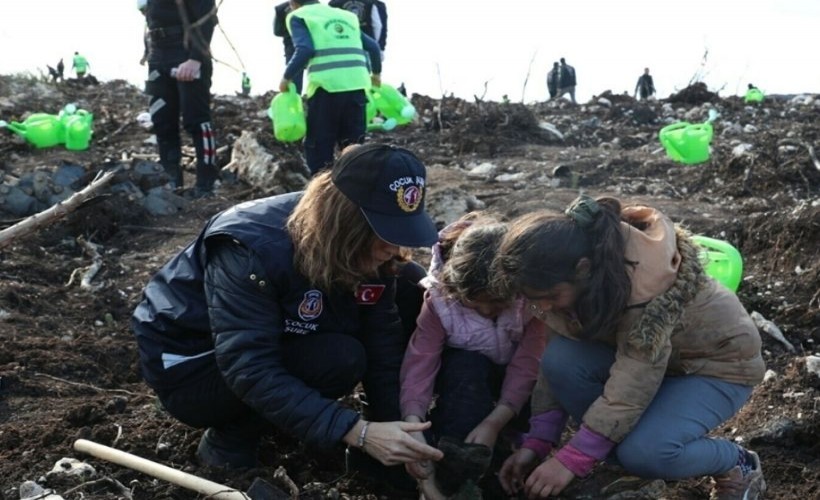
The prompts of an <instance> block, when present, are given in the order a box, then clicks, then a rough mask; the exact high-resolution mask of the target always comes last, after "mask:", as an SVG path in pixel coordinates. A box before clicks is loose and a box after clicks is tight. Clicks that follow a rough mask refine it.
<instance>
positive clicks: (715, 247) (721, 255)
mask: <svg viewBox="0 0 820 500" xmlns="http://www.w3.org/2000/svg"><path fill="white" fill-rule="evenodd" d="M692 240H694V242H695V243H697V244H698V245H699V246H700V247H701V252H700V259H701V262H702V263H703V268H704V270H705V271H706V274H708V275H709V276H711V277H712V278H714V279H716V280H717V281H719V282H720V283H722V284H723V286H725V287H726V288H728V289H729V290H731V291H733V292H737V288H738V287H739V286H740V279H741V277H742V276H743V258H742V257H741V256H740V252H738V251H737V249H736V248H735V247H733V246H732V245H731V244H730V243H727V242H725V241H723V240H717V239H714V238H709V237H707V236H700V235H696V236H693V237H692Z"/></svg>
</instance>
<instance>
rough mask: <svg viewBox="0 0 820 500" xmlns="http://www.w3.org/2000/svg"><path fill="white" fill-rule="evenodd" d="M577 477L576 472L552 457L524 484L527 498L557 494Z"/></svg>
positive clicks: (536, 469)
mask: <svg viewBox="0 0 820 500" xmlns="http://www.w3.org/2000/svg"><path fill="white" fill-rule="evenodd" d="M573 479H575V474H573V473H572V471H570V470H569V469H567V468H566V467H564V464H562V463H561V462H559V461H558V460H556V459H555V458H550V459H549V460H547V461H546V462H544V463H543V464H541V465H539V466H538V467H536V468H535V470H534V471H532V474H530V477H528V478H527V482H526V484H525V485H524V492H525V493H526V494H527V498H530V499H535V498H547V497H550V496H557V495H558V494H559V493H561V492H562V491H563V490H564V488H566V487H567V485H569V483H571V482H572V480H573Z"/></svg>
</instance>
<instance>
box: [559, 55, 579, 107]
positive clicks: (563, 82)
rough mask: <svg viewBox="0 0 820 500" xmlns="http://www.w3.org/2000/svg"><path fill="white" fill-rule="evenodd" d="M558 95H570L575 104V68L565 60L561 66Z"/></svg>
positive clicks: (562, 60) (562, 59)
mask: <svg viewBox="0 0 820 500" xmlns="http://www.w3.org/2000/svg"><path fill="white" fill-rule="evenodd" d="M558 75H559V76H558V95H557V96H556V97H563V96H564V94H569V97H570V99H571V100H572V103H573V104H577V103H576V101H575V84H576V80H575V68H573V67H572V66H570V65H569V64H567V62H566V61H565V60H564V58H563V57H562V58H561V66H560V68H559V72H558Z"/></svg>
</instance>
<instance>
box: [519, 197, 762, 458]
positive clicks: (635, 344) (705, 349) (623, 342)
mask: <svg viewBox="0 0 820 500" xmlns="http://www.w3.org/2000/svg"><path fill="white" fill-rule="evenodd" d="M624 214H625V216H626V218H627V220H629V221H630V222H631V223H632V224H635V225H636V226H637V227H640V228H642V229H637V228H636V227H634V226H632V225H629V224H625V223H624V224H623V230H624V236H625V241H626V257H627V259H628V260H629V261H632V262H637V265H636V266H635V267H634V268H633V269H632V270H631V271H630V278H631V280H632V295H631V296H630V299H629V308H628V309H627V311H626V312H625V314H624V316H623V318H622V320H621V321H620V323H619V324H618V328H617V329H616V332H615V333H614V334H613V335H611V336H610V337H609V338H604V339H601V340H603V341H604V342H607V343H610V344H612V345H614V346H617V347H616V355H615V363H614V364H613V366H612V368H611V369H610V377H609V379H608V380H607V382H606V385H605V387H604V393H603V395H602V396H601V397H599V398H598V399H597V400H596V401H595V402H594V403H593V404H592V405H591V406H590V407H589V408H588V409H587V412H586V413H585V414H584V417H583V421H584V423H585V424H586V425H587V426H588V427H590V428H591V429H592V430H594V431H596V432H597V433H599V434H601V435H603V436H606V437H607V438H609V439H610V440H612V441H614V442H616V443H617V442H620V441H621V440H622V439H623V438H624V437H625V436H626V435H627V434H628V433H629V432H630V431H631V430H632V428H633V427H634V426H635V424H636V423H637V421H638V419H639V418H640V417H641V415H642V414H643V412H644V410H645V409H646V407H647V406H648V405H649V403H650V402H651V401H652V399H653V398H654V397H655V393H656V392H657V390H658V387H660V384H661V382H662V381H663V378H664V377H665V376H676V375H689V374H697V375H703V376H709V377H715V378H718V379H721V380H725V381H727V382H732V383H737V384H744V385H750V386H751V385H755V384H757V383H759V382H760V381H761V380H762V379H763V374H764V372H765V364H764V362H763V358H762V357H761V353H760V347H761V340H760V335H759V333H758V331H757V328H756V327H755V325H754V323H753V322H752V320H751V318H750V317H749V315H748V313H747V312H746V310H745V309H744V308H743V306H742V305H741V303H740V301H739V300H738V298H737V296H735V294H733V293H732V292H731V291H729V290H728V289H726V288H724V287H723V286H722V285H719V284H718V283H717V282H715V281H714V280H713V279H711V278H709V277H707V276H706V275H705V274H704V273H703V267H702V265H701V263H700V261H699V259H698V251H697V248H696V247H695V246H694V244H693V243H692V242H691V240H690V239H689V236H688V234H687V233H686V232H685V231H683V230H681V229H676V228H675V227H674V225H673V224H672V222H671V221H670V220H669V219H668V218H667V217H666V216H664V215H663V214H661V213H660V212H658V211H657V210H655V209H652V208H649V207H632V208H626V209H624ZM630 267H632V266H630ZM542 319H543V320H544V322H545V323H546V324H547V326H548V328H549V330H551V331H552V332H554V333H557V334H560V335H563V336H565V337H568V338H576V336H577V334H578V333H579V330H580V328H579V326H580V325H578V324H577V322H572V321H570V320H569V318H567V317H565V316H562V315H560V314H557V313H546V314H545V315H543V316H542ZM682 403H683V402H682ZM532 406H533V414H538V413H541V412H543V411H547V410H551V409H555V408H560V406H559V405H558V403H557V401H555V399H554V398H553V396H552V394H551V393H550V390H549V386H548V384H547V383H546V381H545V380H544V379H543V377H539V380H538V383H537V384H536V388H535V390H534V391H533V399H532Z"/></svg>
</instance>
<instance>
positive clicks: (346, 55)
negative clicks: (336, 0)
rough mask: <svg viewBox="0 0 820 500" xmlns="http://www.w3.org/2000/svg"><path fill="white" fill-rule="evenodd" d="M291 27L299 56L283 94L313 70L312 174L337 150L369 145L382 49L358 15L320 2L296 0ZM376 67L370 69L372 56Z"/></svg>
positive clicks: (308, 153)
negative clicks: (369, 111) (371, 97)
mask: <svg viewBox="0 0 820 500" xmlns="http://www.w3.org/2000/svg"><path fill="white" fill-rule="evenodd" d="M291 6H292V7H293V9H294V10H293V11H292V12H291V13H290V14H288V17H287V20H286V24H287V28H288V32H289V33H290V36H291V37H292V38H293V45H294V48H295V52H294V54H293V57H292V58H291V59H290V61H289V62H288V66H287V68H285V74H284V76H283V78H282V81H281V82H280V83H279V91H280V92H287V91H288V86H289V84H290V82H291V81H293V79H294V78H295V77H296V76H297V75H300V74H301V73H302V72H303V71H304V70H305V68H307V70H308V87H307V92H306V94H307V132H306V135H305V141H304V144H305V159H306V160H307V166H308V168H309V169H310V172H311V173H312V174H314V175H315V174H316V173H318V172H319V171H320V170H322V169H324V168H327V166H328V165H330V164H331V163H333V156H334V151H335V147H336V146H337V145H338V146H339V149H344V148H345V147H346V146H348V145H350V144H355V143H361V142H363V141H364V136H365V133H366V116H365V107H366V106H367V95H366V94H365V90H366V89H368V88H370V86H371V85H372V86H374V87H379V86H380V85H381V79H380V77H379V74H380V73H381V69H382V68H381V57H380V56H379V45H378V44H377V43H376V41H375V40H373V39H372V38H370V37H369V36H367V35H365V34H364V33H362V32H361V30H360V29H359V21H358V19H357V18H356V16H355V15H353V14H352V13H350V12H348V11H346V10H342V9H337V8H334V7H330V6H327V5H322V4H320V3H318V2H317V1H316V0H291ZM368 53H369V54H370V59H369V62H370V64H371V67H370V68H368V57H367V56H366V54H368Z"/></svg>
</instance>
